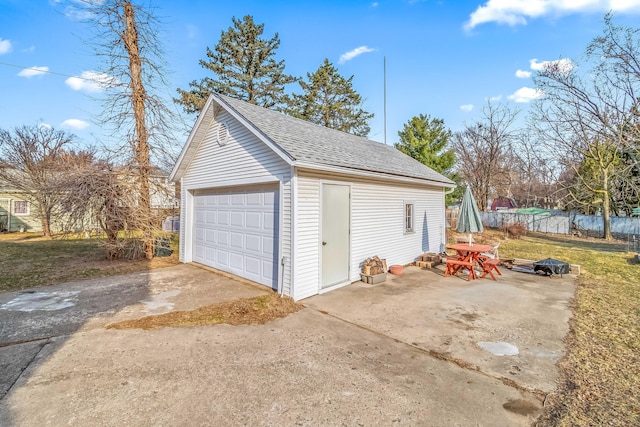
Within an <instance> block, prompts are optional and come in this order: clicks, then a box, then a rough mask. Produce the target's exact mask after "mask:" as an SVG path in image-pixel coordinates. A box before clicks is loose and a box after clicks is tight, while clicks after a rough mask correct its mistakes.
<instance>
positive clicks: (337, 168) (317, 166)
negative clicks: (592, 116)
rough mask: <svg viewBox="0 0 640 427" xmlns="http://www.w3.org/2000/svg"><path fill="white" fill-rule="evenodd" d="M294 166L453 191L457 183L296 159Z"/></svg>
mask: <svg viewBox="0 0 640 427" xmlns="http://www.w3.org/2000/svg"><path fill="white" fill-rule="evenodd" d="M293 166H294V167H297V168H301V169H309V170H314V171H321V172H333V173H339V174H343V175H351V176H358V177H363V178H375V179H381V180H384V181H396V182H405V183H412V184H421V185H425V184H428V185H431V186H434V187H442V188H451V191H453V190H454V189H455V188H456V184H455V183H447V182H440V181H434V180H430V179H427V178H412V177H408V176H400V175H392V174H386V173H381V172H372V171H363V170H357V169H351V168H346V167H340V166H329V165H320V164H317V163H310V162H301V161H295V162H294V163H293Z"/></svg>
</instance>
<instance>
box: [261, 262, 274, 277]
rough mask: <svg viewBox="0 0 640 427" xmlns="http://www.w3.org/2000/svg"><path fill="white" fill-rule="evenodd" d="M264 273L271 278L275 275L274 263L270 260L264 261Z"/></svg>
mask: <svg viewBox="0 0 640 427" xmlns="http://www.w3.org/2000/svg"><path fill="white" fill-rule="evenodd" d="M262 275H263V276H264V277H267V278H269V279H271V280H273V278H274V277H275V275H274V264H273V262H270V261H264V260H263V261H262Z"/></svg>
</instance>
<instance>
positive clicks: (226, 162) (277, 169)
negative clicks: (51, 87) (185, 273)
mask: <svg viewBox="0 0 640 427" xmlns="http://www.w3.org/2000/svg"><path fill="white" fill-rule="evenodd" d="M211 109H213V108H211ZM207 114H208V112H207ZM220 122H223V123H225V125H226V126H227V129H228V132H229V133H228V137H227V142H226V144H225V145H224V146H220V145H219V144H218V141H217V136H218V130H219V129H218V124H219V123H220ZM202 125H203V127H205V126H206V127H207V129H208V130H207V131H206V133H204V132H201V131H200V130H198V132H197V133H196V139H194V141H193V143H195V144H197V150H196V152H195V154H194V155H193V156H192V158H191V159H190V161H189V164H188V165H187V167H186V169H185V172H184V174H183V176H182V178H181V185H182V187H181V188H182V194H181V212H182V214H181V216H180V229H181V230H183V232H181V242H180V243H181V244H180V260H181V261H183V262H189V261H191V260H192V256H191V251H190V249H189V248H188V246H189V245H192V244H193V242H192V237H193V236H191V238H189V234H190V232H189V230H188V228H189V227H193V203H192V202H188V199H191V200H193V197H192V195H193V193H194V192H195V191H197V190H204V189H207V190H214V189H223V188H227V189H228V188H233V187H241V186H242V187H246V186H250V185H258V184H267V183H273V184H277V183H278V182H280V184H277V185H280V186H281V187H280V194H279V197H280V198H281V199H282V203H281V206H280V209H279V212H280V213H281V215H282V221H281V227H280V236H279V237H280V248H281V253H280V254H279V255H280V257H282V256H286V257H288V258H289V259H290V258H291V233H290V230H291V227H290V221H291V214H290V212H291V179H290V174H291V168H290V166H289V165H288V164H287V163H286V162H285V161H283V160H282V159H281V158H280V157H279V156H278V155H277V154H276V153H274V152H273V151H272V150H271V149H270V148H269V147H267V146H266V145H265V144H264V143H263V142H262V141H260V140H259V139H258V138H257V137H256V136H255V135H254V134H253V133H251V132H250V131H249V130H248V129H247V128H245V127H244V126H243V125H242V124H241V123H239V122H238V121H237V120H236V119H235V118H233V117H232V116H231V115H229V114H228V113H227V112H226V111H224V110H223V111H221V112H220V113H219V114H218V115H217V116H216V117H215V119H213V120H212V121H211V123H210V124H209V123H205V122H204V121H203V123H202ZM278 264H280V263H279V262H278ZM287 268H288V269H289V268H290V265H289V266H287ZM283 279H284V281H283V286H284V288H283V289H284V293H285V294H290V292H291V286H290V285H291V275H290V272H289V271H287V272H286V274H284V275H283Z"/></svg>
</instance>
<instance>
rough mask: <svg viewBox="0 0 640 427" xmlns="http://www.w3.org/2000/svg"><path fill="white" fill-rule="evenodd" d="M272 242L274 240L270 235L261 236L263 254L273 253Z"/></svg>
mask: <svg viewBox="0 0 640 427" xmlns="http://www.w3.org/2000/svg"><path fill="white" fill-rule="evenodd" d="M274 243H275V240H274V239H272V238H271V237H263V238H262V253H263V254H265V255H273V254H274Z"/></svg>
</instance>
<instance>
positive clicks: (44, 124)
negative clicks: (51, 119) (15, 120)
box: [38, 122, 53, 129]
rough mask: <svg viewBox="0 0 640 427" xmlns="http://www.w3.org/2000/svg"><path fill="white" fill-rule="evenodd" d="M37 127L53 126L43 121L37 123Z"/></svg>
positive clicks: (50, 127) (48, 127)
mask: <svg viewBox="0 0 640 427" xmlns="http://www.w3.org/2000/svg"><path fill="white" fill-rule="evenodd" d="M38 127H39V128H40V129H52V128H53V126H51V125H50V124H49V123H45V122H40V123H38Z"/></svg>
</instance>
